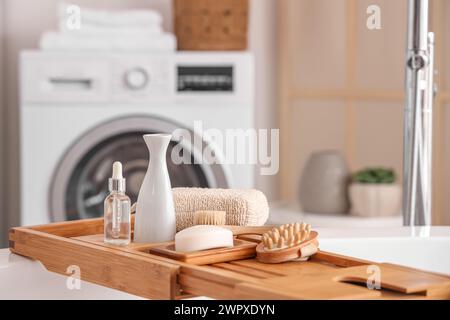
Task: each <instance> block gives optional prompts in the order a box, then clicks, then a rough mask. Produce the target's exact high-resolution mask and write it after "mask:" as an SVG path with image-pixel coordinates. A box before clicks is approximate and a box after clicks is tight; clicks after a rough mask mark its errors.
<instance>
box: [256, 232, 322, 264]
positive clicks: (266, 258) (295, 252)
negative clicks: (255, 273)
mask: <svg viewBox="0 0 450 320" xmlns="http://www.w3.org/2000/svg"><path fill="white" fill-rule="evenodd" d="M317 236H318V233H317V232H316V231H311V233H310V234H309V237H308V239H307V240H305V241H303V242H302V243H300V244H298V245H295V246H292V247H287V248H283V249H273V250H268V249H266V248H264V243H262V242H261V243H259V244H258V245H257V247H256V259H257V260H258V261H259V262H263V263H281V262H286V261H292V260H298V259H301V258H306V259H307V258H308V257H309V256H311V249H313V250H314V249H315V251H317V249H318V247H319V241H318V240H317ZM313 246H315V248H314V247H313ZM302 250H303V252H302ZM314 253H315V252H314ZM306 259H305V260H306Z"/></svg>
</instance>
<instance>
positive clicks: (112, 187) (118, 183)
mask: <svg viewBox="0 0 450 320" xmlns="http://www.w3.org/2000/svg"><path fill="white" fill-rule="evenodd" d="M108 187H109V192H112V191H117V192H125V178H124V177H123V176H122V163H120V162H119V161H116V162H114V163H113V170H112V177H111V178H109V181H108Z"/></svg>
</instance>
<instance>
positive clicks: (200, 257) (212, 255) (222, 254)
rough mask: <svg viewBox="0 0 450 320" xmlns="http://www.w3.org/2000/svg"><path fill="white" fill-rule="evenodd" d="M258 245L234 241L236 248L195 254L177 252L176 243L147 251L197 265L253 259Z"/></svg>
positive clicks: (157, 246) (203, 251) (196, 252)
mask: <svg viewBox="0 0 450 320" xmlns="http://www.w3.org/2000/svg"><path fill="white" fill-rule="evenodd" d="M256 245H257V244H256V243H254V242H250V241H245V240H240V239H234V246H233V247H230V248H217V249H209V250H201V251H194V252H178V251H175V244H174V242H169V243H165V244H161V245H156V246H152V247H150V248H147V249H146V250H145V251H146V252H148V253H151V254H156V255H158V256H163V257H166V258H169V259H173V260H178V261H182V262H186V263H190V264H195V265H205V264H213V263H219V262H227V261H233V260H241V259H248V258H252V257H254V256H255V254H256V251H255V249H256Z"/></svg>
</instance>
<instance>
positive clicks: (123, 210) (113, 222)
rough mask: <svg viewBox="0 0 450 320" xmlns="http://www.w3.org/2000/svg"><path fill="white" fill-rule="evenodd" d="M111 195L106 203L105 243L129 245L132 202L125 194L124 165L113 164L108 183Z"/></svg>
mask: <svg viewBox="0 0 450 320" xmlns="http://www.w3.org/2000/svg"><path fill="white" fill-rule="evenodd" d="M108 187H109V192H110V193H109V195H108V196H107V197H106V199H105V203H104V241H105V243H107V244H112V245H119V246H123V245H127V244H129V243H130V240H131V212H130V211H131V200H130V198H129V197H128V196H127V195H126V194H125V179H124V178H123V176H122V163H120V162H118V161H116V162H114V163H113V172H112V177H111V178H109V181H108Z"/></svg>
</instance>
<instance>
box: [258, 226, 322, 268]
mask: <svg viewBox="0 0 450 320" xmlns="http://www.w3.org/2000/svg"><path fill="white" fill-rule="evenodd" d="M317 236H318V233H317V232H316V231H311V225H309V224H305V223H298V222H297V223H290V224H283V225H281V226H279V227H274V228H272V229H271V230H270V231H268V232H266V233H264V234H263V235H262V242H261V243H259V244H258V245H257V247H256V258H257V259H258V261H260V262H263V263H281V262H286V261H293V260H295V261H305V260H308V258H309V257H310V256H312V255H313V254H315V253H316V252H317V250H318V247H319V242H318V241H317Z"/></svg>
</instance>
